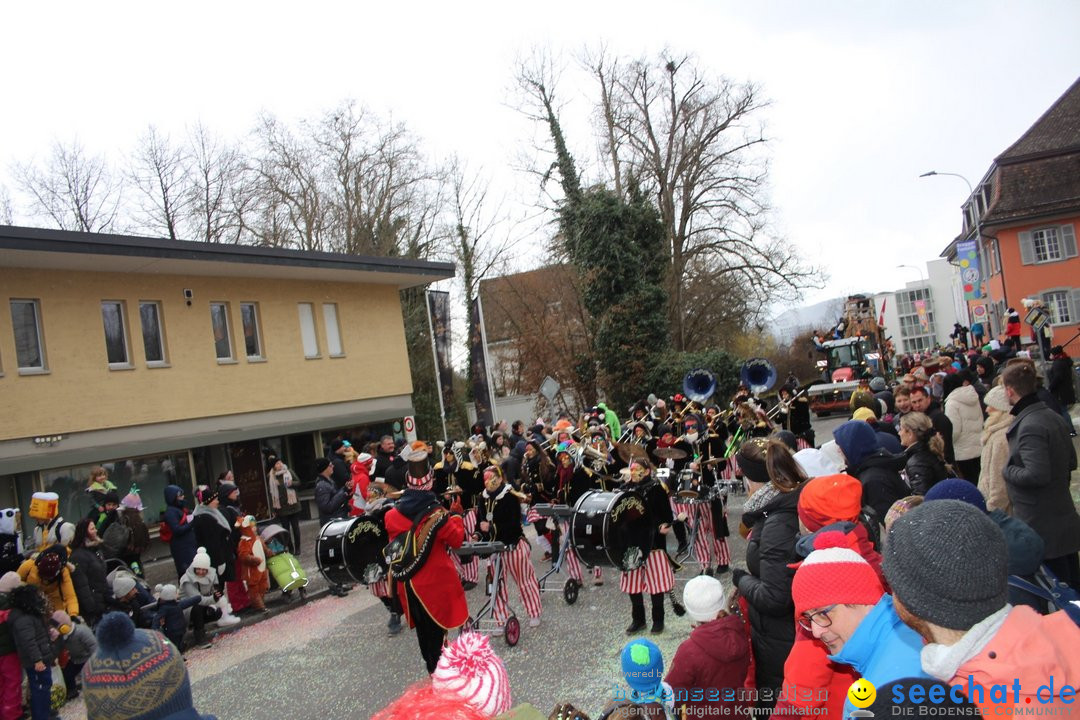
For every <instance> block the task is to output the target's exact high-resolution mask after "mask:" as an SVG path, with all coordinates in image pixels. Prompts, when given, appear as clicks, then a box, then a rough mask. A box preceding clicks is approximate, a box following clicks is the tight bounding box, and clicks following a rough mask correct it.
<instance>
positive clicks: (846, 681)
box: [773, 627, 859, 720]
mask: <svg viewBox="0 0 1080 720" xmlns="http://www.w3.org/2000/svg"><path fill="white" fill-rule="evenodd" d="M858 679H859V673H857V672H855V669H854V668H852V667H851V666H849V665H842V664H840V663H837V662H833V661H832V660H830V659H829V650H828V648H826V647H825V645H824V644H822V642H821V641H820V640H818V639H817V638H815V637H814V636H813V634H812V633H810V632H807V631H806V630H803V629H802V628H801V627H796V628H795V644H794V645H792V646H791V652H790V653H789V654H788V656H787V660H786V661H785V662H784V697H783V699H781V700H780V702H778V703H777V704H776V711H775V712H774V713H773V714H774V715H775V716H776V717H778V718H780V717H783V718H801V719H802V720H821V718H833V719H834V720H842V717H843V711H844V702H845V700H847V691H848V688H849V687H851V683H853V682H855V681H856V680H858ZM821 690H825V691H826V692H825V694H824V696H823V695H822V693H821ZM788 708H791V709H790V710H789V709H788Z"/></svg>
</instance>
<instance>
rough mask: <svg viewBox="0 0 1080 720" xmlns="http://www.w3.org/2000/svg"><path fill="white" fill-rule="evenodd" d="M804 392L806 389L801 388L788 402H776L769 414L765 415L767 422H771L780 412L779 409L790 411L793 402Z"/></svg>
mask: <svg viewBox="0 0 1080 720" xmlns="http://www.w3.org/2000/svg"><path fill="white" fill-rule="evenodd" d="M804 392H806V388H803V389H802V390H800V391H799V392H797V393H795V394H794V395H792V396H791V399H790V400H777V401H776V405H775V406H773V408H772V410H769V412H768V413H766V414H765V417H766V418H768V419H769V420H772V419H773V417H775V416H776V414H777V413H779V412H780V409H781V408H786V409H787V410H790V409H791V406H792V404H793V403H794V402H795V400H796V398H798V397H799V396H800V395H802V394H803V393H804Z"/></svg>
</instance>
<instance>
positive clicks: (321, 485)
mask: <svg viewBox="0 0 1080 720" xmlns="http://www.w3.org/2000/svg"><path fill="white" fill-rule="evenodd" d="M348 499H349V491H348V490H347V489H346V488H341V489H338V488H337V487H336V486H335V484H334V481H333V480H332V479H331V478H327V477H323V476H321V475H320V476H319V479H318V480H316V481H315V505H316V507H318V508H319V525H320V526H322V525H325V524H326V523H328V522H330V521H331V520H333V519H334V518H336V517H341V515H342V513H343V510H344V508H345V503H346V501H348Z"/></svg>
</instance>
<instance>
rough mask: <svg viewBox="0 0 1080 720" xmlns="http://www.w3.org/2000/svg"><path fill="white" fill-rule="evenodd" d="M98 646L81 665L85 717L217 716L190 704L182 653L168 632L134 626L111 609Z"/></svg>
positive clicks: (169, 719) (175, 719) (198, 719)
mask: <svg viewBox="0 0 1080 720" xmlns="http://www.w3.org/2000/svg"><path fill="white" fill-rule="evenodd" d="M97 640H98V647H97V651H96V652H95V653H94V656H93V657H92V658H90V660H89V661H87V663H86V669H85V670H83V697H84V698H86V717H87V720H105V719H106V718H107V719H108V720H214V719H213V716H211V715H199V713H198V712H196V711H195V708H194V707H192V704H191V682H190V680H188V674H187V668H186V667H185V666H184V659H183V658H182V657H181V656H180V651H179V650H178V649H177V648H176V646H175V645H173V644H172V643H170V642H169V641H168V640H166V639H165V637H164V636H162V635H160V634H159V633H156V632H150V631H148V630H136V629H135V626H134V625H133V624H132V623H131V618H129V617H128V616H127V615H126V614H125V613H122V612H111V613H109V614H108V615H106V616H105V617H104V618H102V620H101V623H99V624H98V628H97Z"/></svg>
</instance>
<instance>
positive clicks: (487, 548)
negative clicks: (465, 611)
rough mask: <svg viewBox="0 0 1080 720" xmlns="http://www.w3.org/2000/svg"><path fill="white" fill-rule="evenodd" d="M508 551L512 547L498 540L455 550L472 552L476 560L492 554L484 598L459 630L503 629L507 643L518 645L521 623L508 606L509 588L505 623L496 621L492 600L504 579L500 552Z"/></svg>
mask: <svg viewBox="0 0 1080 720" xmlns="http://www.w3.org/2000/svg"><path fill="white" fill-rule="evenodd" d="M510 550H511V548H509V547H507V546H506V545H504V544H503V543H501V542H478V543H465V544H463V545H462V546H461V547H460V548H457V549H456V550H454V553H455V554H457V555H462V556H469V555H475V556H476V558H477V559H480V558H486V557H491V556H494V557H491V565H490V566H489V567H490V569H491V585H489V586H488V594H487V600H486V601H485V602H484V604H483V606H481V608H480V609H479V610H477V611H476V613H475V614H471V615H469V618H468V620H466V621H465V624H464V625H462V626H461V632H463V633H467V632H478V633H484V632H492V631H495V630H502V631H503V639H505V640H506V644H507V645H509V646H510V647H514V646H515V645H517V644H518V640H520V639H521V622H520V621H519V620H518V619H517V615H515V614H514V609H513V608H512V607H510V592H509V589H507V593H506V604H507V608H508V609H509V611H510V616H509V617H508V618H506V623H505V624H504V625H499V624H498V623H496V622H495V600H496V598H497V597H498V595H499V588H500V587H501V584H502V583H505V582H506V578H505V577H504V576H503V572H502V554H503V553H505V552H509V551H510Z"/></svg>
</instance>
